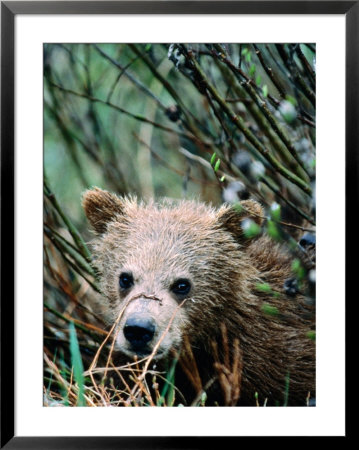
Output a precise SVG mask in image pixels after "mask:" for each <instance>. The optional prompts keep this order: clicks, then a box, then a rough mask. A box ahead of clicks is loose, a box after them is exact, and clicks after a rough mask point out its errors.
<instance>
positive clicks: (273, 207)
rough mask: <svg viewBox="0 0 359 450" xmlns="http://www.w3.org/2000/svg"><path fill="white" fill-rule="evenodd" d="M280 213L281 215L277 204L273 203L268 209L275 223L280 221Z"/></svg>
mask: <svg viewBox="0 0 359 450" xmlns="http://www.w3.org/2000/svg"><path fill="white" fill-rule="evenodd" d="M280 213H281V211H280V205H279V204H278V203H276V202H274V203H273V204H272V205H271V208H270V215H271V217H272V219H273V220H274V221H275V222H279V221H280Z"/></svg>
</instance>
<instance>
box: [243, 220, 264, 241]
mask: <svg viewBox="0 0 359 450" xmlns="http://www.w3.org/2000/svg"><path fill="white" fill-rule="evenodd" d="M242 230H243V234H244V236H245V237H246V238H248V239H251V238H253V237H255V236H257V235H258V234H259V233H260V232H261V227H260V226H259V225H258V224H257V223H255V222H254V221H253V220H252V219H244V220H243V222H242Z"/></svg>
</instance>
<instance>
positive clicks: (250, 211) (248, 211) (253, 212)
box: [218, 200, 264, 244]
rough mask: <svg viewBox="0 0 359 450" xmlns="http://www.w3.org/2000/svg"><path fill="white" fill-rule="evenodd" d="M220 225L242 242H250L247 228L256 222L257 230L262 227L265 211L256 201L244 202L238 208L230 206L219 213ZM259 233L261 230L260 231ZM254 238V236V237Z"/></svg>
mask: <svg viewBox="0 0 359 450" xmlns="http://www.w3.org/2000/svg"><path fill="white" fill-rule="evenodd" d="M218 220H219V223H220V224H221V226H222V227H224V228H225V229H226V230H227V231H229V232H230V233H231V234H232V235H234V236H235V238H236V239H238V240H240V241H241V243H243V244H244V243H245V242H250V240H251V239H250V238H251V236H250V234H249V236H246V232H245V230H246V228H248V225H249V227H250V224H251V223H253V222H254V224H256V225H257V227H256V228H258V226H259V227H261V226H262V223H263V220H264V210H263V208H262V206H261V205H260V204H259V203H258V202H256V201H255V200H243V201H241V202H240V203H239V204H238V205H237V206H236V207H234V206H230V207H227V208H225V209H224V211H223V212H221V211H220V212H219V217H218ZM258 231H259V230H258ZM253 237H254V236H253Z"/></svg>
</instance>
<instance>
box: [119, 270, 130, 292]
mask: <svg viewBox="0 0 359 450" xmlns="http://www.w3.org/2000/svg"><path fill="white" fill-rule="evenodd" d="M131 286H133V276H132V274H131V273H126V272H123V273H121V275H120V287H121V289H129V288H130V287H131Z"/></svg>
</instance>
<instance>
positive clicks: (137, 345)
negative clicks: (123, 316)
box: [123, 315, 156, 350]
mask: <svg viewBox="0 0 359 450" xmlns="http://www.w3.org/2000/svg"><path fill="white" fill-rule="evenodd" d="M155 330H156V325H155V322H154V320H153V319H151V318H149V317H141V316H137V315H134V316H131V317H129V318H128V319H127V321H126V323H125V326H124V329H123V334H124V335H125V338H126V339H127V340H128V342H130V344H131V346H132V348H133V349H134V350H142V349H143V348H144V347H145V346H146V344H147V343H148V342H150V341H151V340H152V338H153V336H154V334H155Z"/></svg>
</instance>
